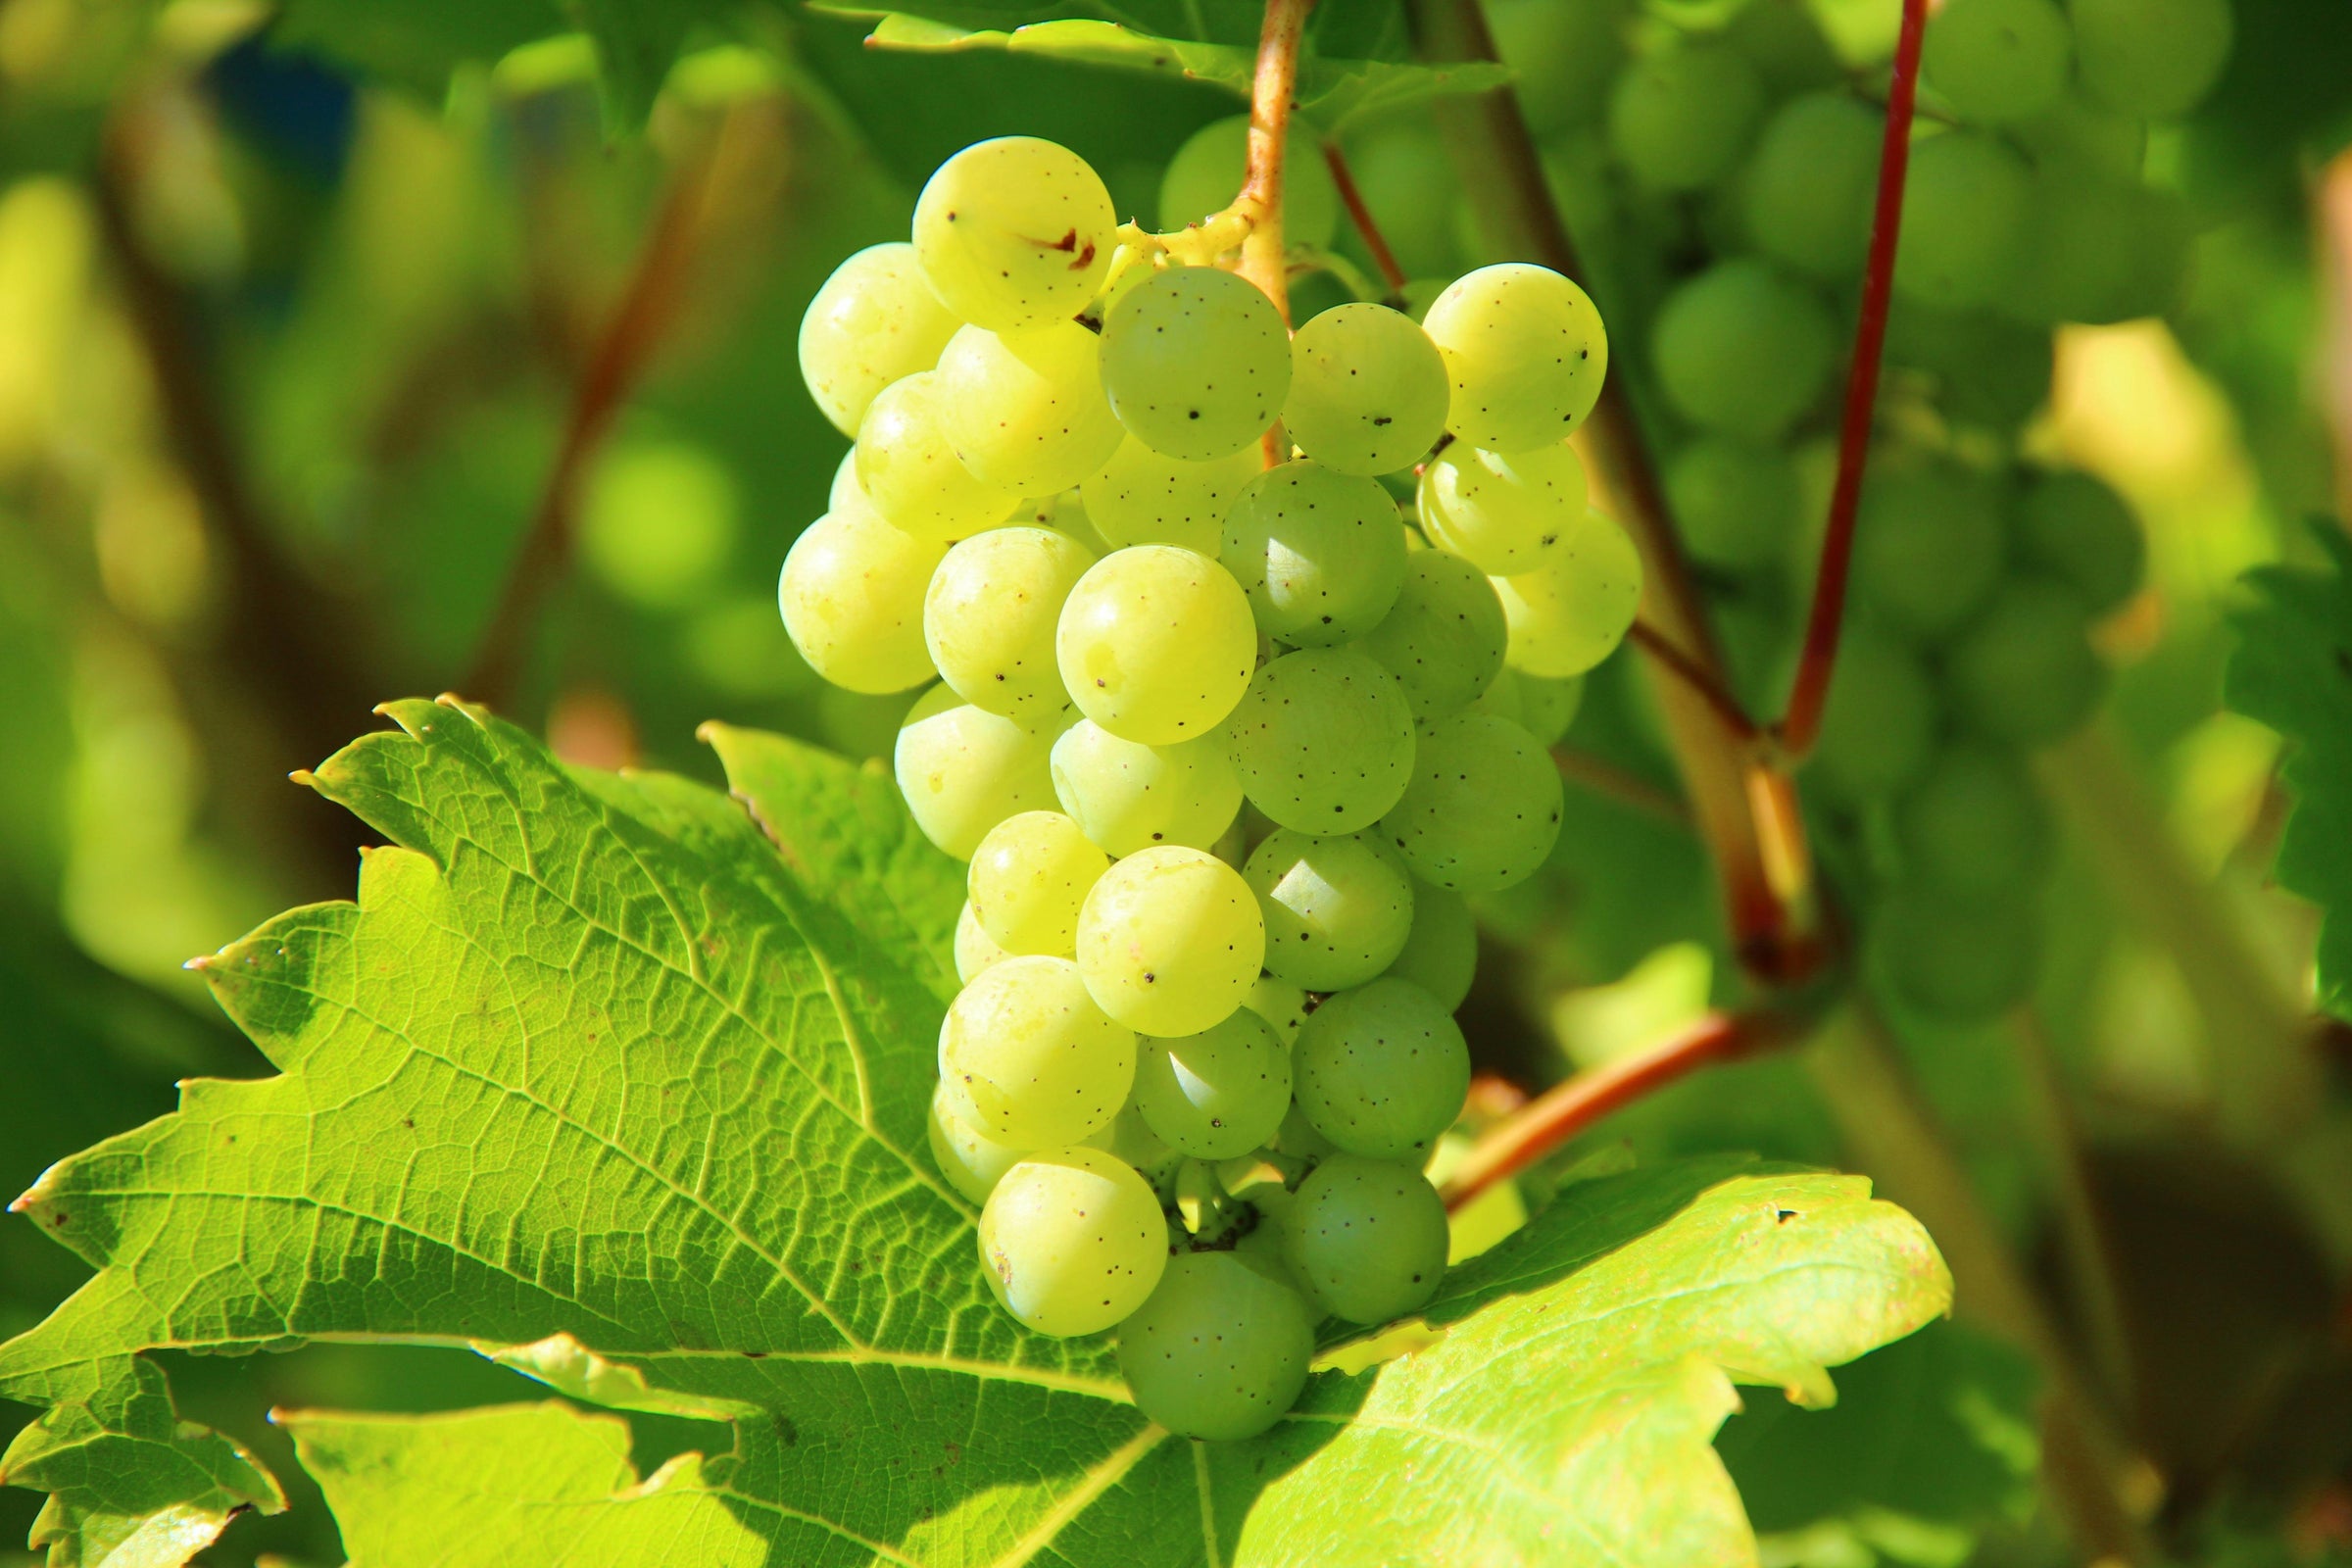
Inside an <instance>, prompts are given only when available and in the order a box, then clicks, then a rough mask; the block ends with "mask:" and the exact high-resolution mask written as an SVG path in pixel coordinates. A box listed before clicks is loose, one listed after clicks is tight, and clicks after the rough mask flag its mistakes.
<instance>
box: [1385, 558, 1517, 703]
mask: <svg viewBox="0 0 2352 1568" xmlns="http://www.w3.org/2000/svg"><path fill="white" fill-rule="evenodd" d="M1508 635H1509V633H1508V631H1507V630H1506V628H1505V626H1504V623H1503V618H1502V601H1501V600H1500V599H1497V598H1496V597H1495V585H1494V584H1493V583H1490V582H1489V581H1487V579H1486V575H1485V574H1484V573H1483V572H1481V571H1480V570H1479V569H1478V568H1477V567H1476V566H1474V565H1472V564H1470V563H1469V562H1467V561H1464V560H1463V559H1462V558H1461V557H1460V556H1457V555H1455V554H1453V553H1452V552H1451V551H1447V550H1417V551H1414V552H1413V553H1412V554H1410V555H1408V556H1406V557H1405V560H1404V585H1403V586H1402V587H1401V588H1400V589H1398V590H1397V603H1396V605H1395V607H1394V608H1393V609H1391V610H1390V611H1389V613H1388V615H1387V617H1386V618H1385V619H1383V620H1382V621H1381V623H1380V624H1379V625H1378V626H1375V627H1374V628H1372V630H1371V631H1370V632H1368V633H1366V634H1365V635H1364V637H1363V638H1362V639H1361V640H1360V641H1358V642H1357V643H1356V645H1355V646H1356V649H1357V651H1358V652H1360V653H1363V654H1366V655H1368V656H1370V657H1371V658H1372V659H1373V660H1375V661H1376V662H1379V664H1380V665H1381V667H1382V668H1384V669H1386V670H1387V671H1388V672H1389V673H1390V674H1392V675H1394V676H1396V677H1397V685H1398V686H1400V687H1401V688H1403V691H1404V700H1405V703H1406V706H1407V707H1409V708H1410V709H1411V710H1412V714H1413V719H1414V721H1415V722H1416V723H1426V722H1428V721H1429V720H1431V719H1436V718H1446V717H1448V716H1450V715H1452V714H1454V713H1458V712H1460V711H1462V710H1463V709H1464V708H1466V707H1468V706H1469V705H1470V704H1471V703H1472V702H1474V701H1476V700H1477V698H1478V695H1479V693H1481V692H1482V691H1485V690H1486V689H1487V688H1488V687H1489V686H1491V685H1493V684H1494V681H1495V675H1496V674H1497V673H1499V672H1500V670H1501V669H1502V652H1503V647H1504V644H1505V642H1506V640H1507V638H1508Z"/></svg>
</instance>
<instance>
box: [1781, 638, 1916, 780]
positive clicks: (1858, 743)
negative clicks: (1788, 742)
mask: <svg viewBox="0 0 2352 1568" xmlns="http://www.w3.org/2000/svg"><path fill="white" fill-rule="evenodd" d="M1938 707H1939V705H1938V703H1937V700H1936V686H1935V683H1934V682H1933V681H1932V680H1931V679H1930V678H1929V675H1928V670H1927V666H1926V665H1925V664H1924V663H1922V662H1921V661H1920V657H1919V655H1918V654H1916V653H1914V652H1913V651H1912V650H1911V648H1910V647H1909V646H1908V645H1906V644H1904V643H1901V642H1898V641H1896V640H1895V639H1894V638H1892V637H1889V636H1887V634H1886V633H1885V632H1884V631H1881V630H1879V629H1878V628H1877V627H1874V626H1870V625H1856V626H1850V627H1848V628H1847V629H1846V632H1845V636H1844V639H1843V643H1842V646H1841V647H1840V649H1839V652H1838V667H1837V669H1836V671H1835V672H1834V674H1833V677H1832V679H1831V681H1830V697H1829V702H1828V704H1827V705H1826V706H1825V707H1824V708H1823V709H1822V714H1821V743H1820V745H1819V746H1817V747H1816V748H1815V749H1814V752H1813V760H1812V763H1811V765H1810V766H1809V767H1808V769H1807V771H1806V775H1805V778H1806V782H1807V783H1808V784H1812V783H1819V784H1820V785H1822V786H1823V787H1824V793H1825V794H1827V795H1828V796H1829V797H1830V798H1832V799H1834V800H1838V801H1842V802H1844V803H1845V804H1846V805H1848V806H1859V805H1862V804H1864V803H1866V802H1870V801H1875V800H1880V799H1883V798H1884V797H1886V796H1888V795H1891V794H1893V793H1894V792H1895V791H1896V790H1898V789H1900V788H1902V786H1903V785H1905V784H1907V783H1909V782H1910V781H1911V780H1912V779H1913V778H1916V777H1917V776H1918V775H1919V772H1920V770H1921V769H1922V768H1923V767H1925V766H1926V765H1927V761H1928V756H1929V753H1930V751H1931V749H1932V748H1933V747H1934V746H1935V743H1936V730H1937V729H1938V728H1939V727H1940V726H1941V722H1942V714H1941V713H1940V712H1939V711H1938Z"/></svg>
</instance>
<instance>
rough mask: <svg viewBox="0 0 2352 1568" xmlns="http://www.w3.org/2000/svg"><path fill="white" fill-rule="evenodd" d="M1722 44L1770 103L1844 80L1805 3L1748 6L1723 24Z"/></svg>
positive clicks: (1783, 0) (1754, 0) (1752, 0)
mask: <svg viewBox="0 0 2352 1568" xmlns="http://www.w3.org/2000/svg"><path fill="white" fill-rule="evenodd" d="M1723 38H1724V41H1725V42H1726V43H1728V44H1730V45H1731V46H1732V47H1733V48H1734V49H1737V50H1739V51H1740V54H1741V55H1742V56H1744V57H1745V58H1746V60H1747V63H1748V64H1749V65H1751V66H1754V67H1755V68H1756V74H1757V75H1758V76H1759V77H1761V78H1762V79H1763V82H1764V91H1765V95H1766V96H1767V97H1769V98H1771V99H1773V100H1775V101H1778V100H1780V99H1783V98H1788V97H1791V96H1793V95H1795V94H1797V93H1802V92H1818V91H1820V90H1821V89H1822V88H1824V87H1835V86H1837V85H1838V84H1839V83H1840V82H1842V81H1843V80H1844V79H1845V67H1844V65H1843V64H1841V63H1840V62H1839V60H1838V51H1837V50H1836V49H1834V48H1833V47H1831V44H1830V40H1829V37H1828V35H1827V34H1825V33H1824V32H1823V31H1822V30H1821V25H1820V24H1819V23H1817V22H1815V21H1814V20H1813V10H1812V7H1811V6H1810V5H1808V4H1806V3H1805V0H1749V3H1748V4H1747V5H1745V6H1742V7H1741V8H1740V11H1739V13H1738V14H1737V15H1736V16H1734V17H1733V18H1732V20H1731V21H1730V22H1729V23H1727V24H1726V25H1725V26H1724V29H1723Z"/></svg>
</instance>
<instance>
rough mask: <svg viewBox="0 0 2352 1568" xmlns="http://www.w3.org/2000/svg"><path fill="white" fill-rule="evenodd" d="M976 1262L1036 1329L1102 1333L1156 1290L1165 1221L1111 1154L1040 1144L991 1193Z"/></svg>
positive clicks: (1154, 1199) (1163, 1262) (1163, 1260)
mask: <svg viewBox="0 0 2352 1568" xmlns="http://www.w3.org/2000/svg"><path fill="white" fill-rule="evenodd" d="M980 1264H981V1267H982V1268H983V1269H985V1270H986V1271H987V1274H988V1284H989V1289H990V1290H992V1291H994V1292H995V1293H996V1297H997V1300H998V1301H999V1302H1001V1303H1002V1304H1003V1305H1004V1307H1005V1310H1006V1311H1007V1312H1010V1313H1011V1314H1012V1315H1013V1316H1014V1317H1016V1318H1018V1319H1020V1320H1021V1322H1023V1323H1025V1324H1027V1325H1028V1326H1029V1327H1030V1328H1033V1329H1035V1330H1037V1331H1038V1332H1039V1333H1040V1334H1053V1335H1060V1336H1068V1335H1073V1334H1099V1333H1101V1332H1102V1331H1103V1330H1104V1329H1106V1328H1109V1327H1110V1326H1111V1325H1112V1324H1114V1323H1117V1322H1119V1321H1120V1320H1121V1319H1122V1318H1125V1317H1126V1316H1127V1315H1128V1314H1130V1313H1131V1312H1133V1311H1134V1310H1135V1309H1136V1308H1137V1307H1139V1306H1141V1305H1143V1304H1144V1302H1145V1300H1146V1299H1149V1298H1150V1297H1151V1295H1152V1291H1153V1290H1154V1289H1156V1288H1157V1287H1158V1285H1159V1279H1160V1275H1161V1273H1162V1272H1163V1271H1164V1270H1165V1269H1166V1268H1167V1266H1168V1224H1167V1220H1166V1219H1165V1218H1164V1217H1163V1216H1162V1214H1161V1213H1160V1207H1159V1197H1158V1195H1157V1194H1155V1193H1153V1192H1152V1188H1151V1185H1150V1184H1149V1183H1147V1182H1146V1181H1145V1180H1144V1179H1143V1178H1142V1177H1141V1176H1138V1175H1137V1174H1136V1173H1135V1171H1134V1170H1133V1169H1132V1168H1131V1167H1129V1166H1128V1165H1127V1164H1126V1163H1125V1162H1123V1161H1121V1160H1119V1159H1118V1158H1116V1157H1115V1156H1113V1155H1110V1154H1106V1153H1104V1152H1102V1151H1101V1150H1097V1149H1054V1150H1044V1151H1041V1152H1037V1153H1034V1154H1031V1155H1029V1156H1028V1157H1027V1158H1026V1159H1023V1160H1022V1161H1021V1162H1020V1163H1019V1164H1017V1165H1015V1166H1013V1167H1012V1169H1010V1170H1008V1171H1006V1172H1005V1175H1004V1176H1003V1178H1002V1179H1000V1180H999V1181H998V1183H997V1185H996V1190H995V1191H993V1192H991V1193H990V1194H989V1195H988V1206H987V1207H986V1208H984V1209H982V1210H981V1213H980Z"/></svg>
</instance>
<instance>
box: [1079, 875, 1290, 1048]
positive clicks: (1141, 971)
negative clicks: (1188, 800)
mask: <svg viewBox="0 0 2352 1568" xmlns="http://www.w3.org/2000/svg"><path fill="white" fill-rule="evenodd" d="M1265 956H1266V925H1265V921H1264V920H1263V919H1262V918H1261V917H1260V916H1259V914H1258V912H1257V900H1256V899H1254V898H1252V897H1251V896H1250V885H1249V884H1248V883H1246V882H1244V881H1243V880H1242V875H1241V873H1240V872H1239V871H1236V870H1235V869H1234V868H1233V867H1232V866H1230V865H1227V864H1226V863H1225V862H1224V861H1223V860H1220V859H1218V858H1216V857H1215V856H1213V855H1209V854H1207V853H1205V852H1204V851H1201V850H1193V849H1186V848H1183V847H1181V846H1178V845H1164V846H1160V847H1157V848H1153V849H1149V850H1139V851H1137V852H1136V853H1135V854H1133V855H1130V856H1128V857H1127V858H1125V859H1123V860H1121V861H1119V862H1118V863H1116V864H1115V865H1113V866H1112V867H1111V868H1110V869H1109V870H1108V871H1105V872H1103V876H1102V878H1101V880H1099V881H1097V882H1096V883H1095V886H1094V891H1092V892H1091V893H1089V894H1087V896H1086V907H1084V908H1083V909H1081V910H1080V911H1079V913H1078V968H1079V972H1080V973H1081V974H1083V975H1084V976H1085V977H1086V985H1087V990H1088V991H1089V992H1091V993H1092V994H1093V996H1094V998H1095V1001H1096V1003H1097V1005H1100V1006H1101V1007H1102V1009H1103V1011H1104V1012H1106V1013H1108V1014H1110V1016H1111V1017H1113V1018H1116V1019H1117V1020H1118V1021H1119V1022H1121V1023H1123V1024H1125V1025H1127V1026H1128V1027H1129V1028H1130V1029H1137V1030H1140V1031H1142V1032H1143V1033H1145V1034H1148V1035H1193V1034H1199V1033H1200V1032H1201V1030H1203V1029H1206V1028H1207V1027H1209V1026H1210V1025H1211V1024H1214V1023H1219V1022H1222V1021H1223V1020H1224V1019H1225V1018H1227V1017H1228V1016H1230V1015H1231V1014H1232V1012H1233V1010H1234V1008H1236V1007H1238V1006H1240V1005H1242V999H1243V998H1245V997H1247V996H1249V995H1250V985H1251V984H1252V983H1253V982H1254V981H1255V980H1256V979H1257V971H1258V970H1259V969H1260V968H1262V967H1263V966H1264V964H1265Z"/></svg>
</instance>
